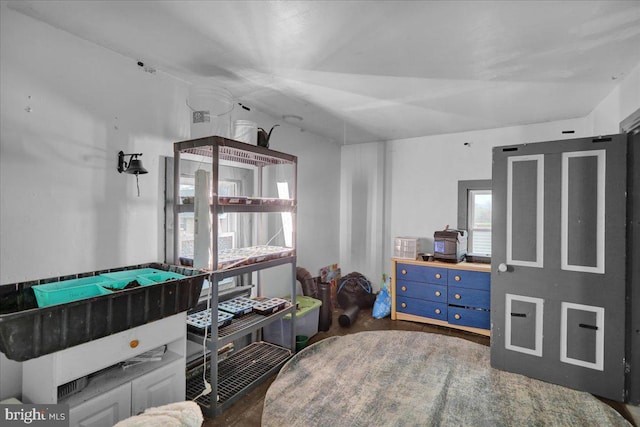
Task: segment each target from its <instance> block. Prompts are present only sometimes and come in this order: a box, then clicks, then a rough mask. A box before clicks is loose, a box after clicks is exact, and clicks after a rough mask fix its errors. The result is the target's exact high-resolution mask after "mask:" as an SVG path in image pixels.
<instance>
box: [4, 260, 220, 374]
mask: <svg viewBox="0 0 640 427" xmlns="http://www.w3.org/2000/svg"><path fill="white" fill-rule="evenodd" d="M146 268H149V269H154V270H158V271H161V272H171V273H177V274H179V275H182V276H183V277H184V278H182V279H175V280H171V281H168V282H161V283H153V284H150V285H147V286H137V287H135V288H131V289H125V290H121V291H115V292H108V294H107V295H100V296H94V297H90V298H85V299H81V300H78V301H72V302H67V303H63V304H58V305H50V306H47V307H38V302H37V300H36V297H35V291H34V289H33V288H34V287H36V286H39V285H54V284H58V285H59V284H60V283H63V282H69V281H75V282H72V283H76V284H78V283H80V284H85V285H86V284H89V285H91V284H92V283H87V282H92V281H95V280H100V279H99V278H100V277H101V275H104V274H112V273H120V272H122V273H124V272H130V271H133V270H139V269H146ZM207 277H209V273H206V272H203V271H200V270H196V269H193V268H187V267H179V266H173V265H168V264H162V263H149V264H138V265H132V266H127V267H119V268H115V269H110V270H101V271H93V272H88V273H81V274H75V275H70V276H65V277H53V278H47V279H40V280H34V281H30V282H21V283H13V284H9V285H2V286H0V353H4V354H5V356H7V358H8V359H11V360H15V361H17V362H24V361H25V360H29V359H33V358H36V357H40V356H42V355H45V354H49V353H53V352H56V351H60V350H64V349H66V348H69V347H72V346H74V345H78V344H82V343H85V342H88V341H92V340H95V339H98V338H102V337H105V336H108V335H111V334H115V333H118V332H121V331H124V330H127V329H130V328H134V327H136V326H140V325H144V324H146V323H149V322H153V321H156V320H160V319H162V318H165V317H168V316H172V315H174V314H176V313H179V312H182V311H187V310H190V309H192V308H193V307H195V305H196V304H197V303H198V298H199V297H200V291H201V289H202V284H203V282H204V279H205V278H207ZM136 280H138V279H136ZM139 282H140V280H139ZM107 283H115V281H107ZM94 286H101V285H97V284H94ZM107 286H108V285H107Z"/></svg>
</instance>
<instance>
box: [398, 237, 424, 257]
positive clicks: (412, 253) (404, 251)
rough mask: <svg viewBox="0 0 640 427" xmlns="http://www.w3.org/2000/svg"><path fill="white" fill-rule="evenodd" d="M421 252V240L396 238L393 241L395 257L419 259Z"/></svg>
mask: <svg viewBox="0 0 640 427" xmlns="http://www.w3.org/2000/svg"><path fill="white" fill-rule="evenodd" d="M418 252H420V242H419V239H416V238H413V237H396V238H395V239H393V257H394V258H402V259H413V260H415V259H416V258H418Z"/></svg>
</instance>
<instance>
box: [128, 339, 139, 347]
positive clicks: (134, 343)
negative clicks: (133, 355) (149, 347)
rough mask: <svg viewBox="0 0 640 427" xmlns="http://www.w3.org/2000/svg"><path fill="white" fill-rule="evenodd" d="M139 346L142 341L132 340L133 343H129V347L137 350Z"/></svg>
mask: <svg viewBox="0 0 640 427" xmlns="http://www.w3.org/2000/svg"><path fill="white" fill-rule="evenodd" d="M138 344H140V341H138V340H132V341H130V342H129V347H131V348H136V347H137V346H138Z"/></svg>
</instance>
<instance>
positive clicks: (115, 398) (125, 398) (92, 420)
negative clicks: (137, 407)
mask: <svg viewBox="0 0 640 427" xmlns="http://www.w3.org/2000/svg"><path fill="white" fill-rule="evenodd" d="M130 415H131V384H123V385H121V386H120V387H116V388H114V389H113V390H110V391H108V392H106V393H104V394H101V395H98V396H96V397H94V398H93V399H90V400H88V401H86V402H84V403H81V404H80V405H78V406H75V407H73V408H71V409H69V426H78V427H112V426H113V425H114V424H115V423H117V422H118V421H120V420H123V419H125V418H127V417H129V416H130Z"/></svg>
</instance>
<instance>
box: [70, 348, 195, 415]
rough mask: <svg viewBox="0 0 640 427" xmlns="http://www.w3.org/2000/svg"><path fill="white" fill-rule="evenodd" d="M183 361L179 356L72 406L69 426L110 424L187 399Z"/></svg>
mask: <svg viewBox="0 0 640 427" xmlns="http://www.w3.org/2000/svg"><path fill="white" fill-rule="evenodd" d="M184 392H185V381H184V361H182V360H180V359H178V360H175V361H173V362H171V363H170V364H168V365H165V366H163V367H161V368H158V369H155V370H153V371H151V372H150V373H148V374H146V375H143V376H141V377H139V378H136V379H134V380H132V381H131V382H128V383H126V384H123V385H121V386H119V387H116V388H114V389H112V390H110V391H108V392H106V393H103V394H100V395H98V396H96V397H94V398H92V399H89V400H87V401H86V402H83V403H81V404H79V405H77V406H74V407H73V408H71V409H70V410H69V425H70V427H74V426H78V427H103V426H104V427H111V426H113V425H114V424H115V423H117V422H118V421H121V420H123V419H125V418H128V417H130V416H131V415H137V414H140V413H142V412H144V410H145V409H147V408H151V407H154V406H161V405H166V404H168V403H172V402H176V401H181V400H184Z"/></svg>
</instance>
